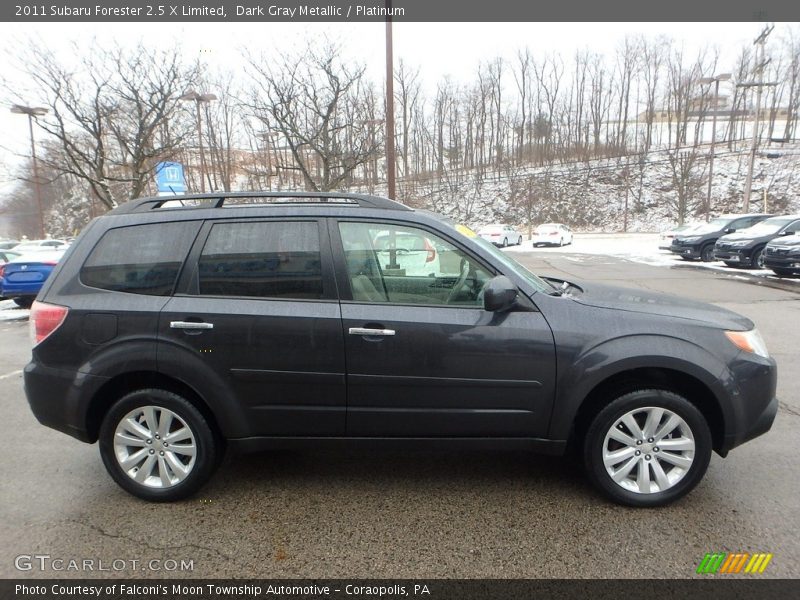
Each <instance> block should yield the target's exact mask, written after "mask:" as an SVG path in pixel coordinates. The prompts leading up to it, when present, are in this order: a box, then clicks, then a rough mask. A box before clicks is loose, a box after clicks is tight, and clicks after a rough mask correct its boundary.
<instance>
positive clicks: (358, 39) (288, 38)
mask: <svg viewBox="0 0 800 600" xmlns="http://www.w3.org/2000/svg"><path fill="white" fill-rule="evenodd" d="M762 27H763V26H762V25H761V24H758V23H395V24H394V52H395V61H396V62H395V64H397V62H398V61H399V60H400V59H401V58H402V59H403V60H404V61H405V62H406V63H408V64H409V65H411V66H419V67H420V75H421V78H422V80H423V83H424V85H425V86H426V87H428V88H430V87H432V86H434V85H435V83H436V81H438V80H439V79H440V78H441V77H442V76H444V75H450V76H451V77H452V78H453V79H454V80H455V81H467V80H469V79H471V78H472V75H473V73H474V71H475V69H476V67H477V65H478V63H479V62H481V61H484V60H489V59H492V58H495V57H497V56H501V57H504V58H507V59H512V58H513V57H514V55H515V53H516V51H517V49H519V48H523V47H525V46H528V47H529V48H530V49H531V50H532V51H533V53H534V55H541V54H543V53H550V52H557V53H560V54H561V55H562V56H563V57H564V58H565V60H566V59H567V58H569V57H571V55H572V53H573V52H574V51H575V50H577V49H583V48H588V49H589V50H591V51H593V52H597V53H602V54H609V55H610V54H612V53H613V52H614V50H615V49H616V47H617V46H618V44H619V43H620V42H621V40H622V39H623V38H624V37H625V36H626V35H638V34H644V35H647V36H648V37H655V36H658V35H661V34H663V35H666V36H669V37H671V38H673V39H674V40H676V41H677V42H679V43H682V44H683V45H684V46H685V48H686V49H687V50H689V51H691V52H694V51H696V50H699V49H701V48H703V47H711V48H714V47H716V48H718V49H719V51H720V54H721V60H720V64H721V65H723V68H729V67H728V66H727V65H730V64H732V62H733V60H734V59H735V56H736V54H737V53H738V51H739V50H740V48H741V47H742V45H743V44H750V43H752V40H753V38H754V37H755V36H756V35H757V34H758V33H759V32H760V31H761V29H762ZM781 29H783V27H782V26H780V25H779V26H778V27H777V28H776V32H775V34H780V33H781ZM384 30H385V27H384V24H383V23H329V24H301V23H249V24H242V23H192V24H185V25H180V24H173V23H156V24H152V23H148V24H145V23H125V24H114V23H83V24H80V23H70V24H65V23H39V24H31V23H26V24H14V25H13V26H12V25H11V24H9V23H3V24H0V57H5V56H7V54H6V53H7V52H9V51H13V50H14V49H15V48H19V47H20V46H24V45H27V44H31V43H42V44H46V45H48V46H50V47H51V48H53V49H54V50H56V51H63V56H64V57H65V59H67V60H68V58H69V56H70V55H71V52H70V50H69V48H70V44H71V43H72V42H76V43H78V44H79V45H80V44H86V45H88V44H89V43H90V41H91V40H92V38H96V39H97V40H98V42H99V43H101V44H102V43H111V42H112V41H113V40H119V41H120V42H121V43H122V44H126V45H127V44H130V45H133V44H135V43H137V42H138V41H140V40H141V41H143V42H145V43H147V44H154V45H168V44H172V43H173V42H174V41H175V40H177V41H179V42H180V43H181V44H182V45H183V47H184V48H185V53H186V56H187V57H191V56H196V55H200V56H201V58H202V60H203V61H205V62H206V63H207V64H208V66H209V67H211V68H214V69H223V70H224V69H240V68H241V66H242V63H243V61H242V58H241V50H242V48H243V47H244V48H247V49H248V50H249V51H251V52H255V53H256V54H258V52H259V50H261V49H263V50H265V51H267V52H268V51H269V50H273V49H281V48H286V47H292V46H295V45H301V44H303V43H304V42H305V40H307V39H314V38H317V37H322V36H325V35H327V36H329V37H330V38H332V39H335V40H338V41H340V42H341V43H342V44H343V46H344V48H345V50H346V52H347V53H348V54H350V55H351V56H353V57H357V58H360V59H361V60H363V61H364V62H366V64H367V67H368V72H369V74H370V77H371V78H372V79H373V80H375V81H377V82H379V81H382V80H383V77H384V69H385V63H384V48H385V46H384V44H385V42H384ZM775 37H777V35H776V36H775ZM5 64H6V65H7V64H8V63H7V62H6V63H5ZM2 69H3V76H4V78H7V79H10V80H11V82H12V84H13V82H14V81H15V80H16V81H19V75H17V74H15V73H13V72H11V70H10V69H9V68H8V66H5V67H3V68H2ZM12 87H13V86H12ZM6 94H7V92H6ZM24 100H25V101H26V102H27V103H29V104H36V103H40V102H41V101H42V100H41V99H39V98H25V99H24ZM0 131H2V132H3V135H2V138H1V139H0V165H2V166H5V167H6V168H11V167H13V166H14V165H15V164H17V163H18V161H19V155H20V154H27V153H28V152H29V150H28V130H27V122H26V119H25V118H24V117H23V116H21V115H14V114H11V113H10V112H9V111H8V107H3V109H2V110H0ZM1 179H6V181H0V186H2V185H3V184H4V183H8V181H7V178H4V177H3V175H1V174H0V180H1Z"/></svg>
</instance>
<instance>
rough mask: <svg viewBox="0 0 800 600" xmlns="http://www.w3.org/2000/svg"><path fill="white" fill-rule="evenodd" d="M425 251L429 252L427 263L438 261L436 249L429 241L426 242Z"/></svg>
mask: <svg viewBox="0 0 800 600" xmlns="http://www.w3.org/2000/svg"><path fill="white" fill-rule="evenodd" d="M425 250H427V251H428V257H427V258H426V259H425V262H426V263H429V262H433V261H434V260H436V249H435V248H434V247H433V246H431V243H430V242H429V241H428V240H425Z"/></svg>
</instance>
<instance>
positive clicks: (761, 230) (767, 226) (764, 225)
mask: <svg viewBox="0 0 800 600" xmlns="http://www.w3.org/2000/svg"><path fill="white" fill-rule="evenodd" d="M794 220H795V219H794V218H792V217H789V218H786V217H780V218H777V219H767V220H766V221H761V223H758V224H756V225H753V226H752V227H748V228H747V229H743V230H742V233H747V234H748V235H752V236H753V237H760V236H762V235H769V234H771V233H778V232H779V231H780V230H781V229H782V228H783V227H784V226H786V225H788V224H789V223H792V222H793V221H794Z"/></svg>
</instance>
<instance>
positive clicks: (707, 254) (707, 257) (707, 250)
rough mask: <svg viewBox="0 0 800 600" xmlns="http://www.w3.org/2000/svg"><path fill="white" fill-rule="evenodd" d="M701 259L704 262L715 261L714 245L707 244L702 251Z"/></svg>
mask: <svg viewBox="0 0 800 600" xmlns="http://www.w3.org/2000/svg"><path fill="white" fill-rule="evenodd" d="M700 259H701V260H702V261H703V262H711V261H712V260H714V244H706V245H705V246H703V249H702V250H701V251H700Z"/></svg>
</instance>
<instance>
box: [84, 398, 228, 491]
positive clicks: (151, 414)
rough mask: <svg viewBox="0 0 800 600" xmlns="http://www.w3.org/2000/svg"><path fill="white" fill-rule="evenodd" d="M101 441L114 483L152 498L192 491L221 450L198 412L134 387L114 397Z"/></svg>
mask: <svg viewBox="0 0 800 600" xmlns="http://www.w3.org/2000/svg"><path fill="white" fill-rule="evenodd" d="M99 441H100V455H101V457H102V458H103V463H104V464H105V467H106V469H107V470H108V472H109V474H110V475H111V477H112V478H113V479H114V481H116V482H117V483H118V484H119V485H120V487H122V488H123V489H124V490H125V491H127V492H128V493H130V494H133V495H134V496H137V497H139V498H143V499H144V500H150V501H154V502H169V501H173V500H179V499H181V498H185V497H187V496H190V495H191V494H193V493H195V492H196V491H197V490H198V489H199V488H200V487H201V486H202V485H203V484H204V483H205V482H206V481H208V479H209V477H211V474H212V473H213V472H214V469H215V468H216V466H217V464H218V461H217V458H218V455H219V450H220V449H219V444H218V443H217V441H216V439H215V437H214V434H213V432H212V430H211V427H210V426H209V424H208V422H207V421H206V419H205V417H203V415H202V414H201V413H200V411H198V410H197V408H196V407H195V406H194V405H193V404H191V403H190V402H189V401H188V400H186V399H185V398H183V397H182V396H179V395H178V394H175V393H172V392H168V391H166V390H161V389H144V390H137V391H135V392H131V393H130V394H127V395H126V396H123V397H122V398H121V399H120V400H118V401H117V402H116V403H115V404H114V405H113V406H112V407H111V409H110V410H109V411H108V414H106V416H105V418H104V419H103V423H102V425H101V427H100V440H99Z"/></svg>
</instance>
